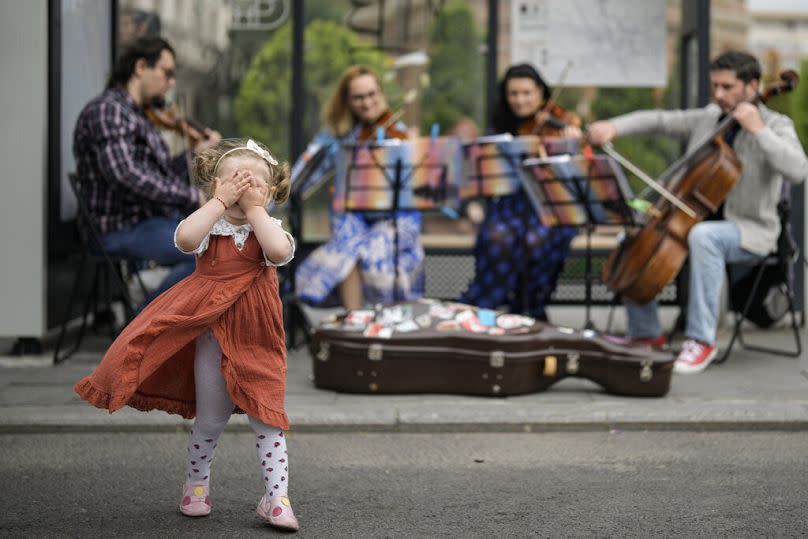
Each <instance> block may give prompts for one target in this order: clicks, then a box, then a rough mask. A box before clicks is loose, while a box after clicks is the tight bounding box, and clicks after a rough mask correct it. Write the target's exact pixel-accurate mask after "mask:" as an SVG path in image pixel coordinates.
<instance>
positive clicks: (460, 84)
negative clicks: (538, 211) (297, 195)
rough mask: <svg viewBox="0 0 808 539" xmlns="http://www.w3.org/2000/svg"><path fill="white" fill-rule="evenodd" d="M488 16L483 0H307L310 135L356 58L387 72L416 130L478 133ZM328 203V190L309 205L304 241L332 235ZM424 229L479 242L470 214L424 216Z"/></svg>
mask: <svg viewBox="0 0 808 539" xmlns="http://www.w3.org/2000/svg"><path fill="white" fill-rule="evenodd" d="M486 13H487V2H486V1H484V0H481V1H473V2H436V1H423V0H421V1H412V0H409V1H407V0H398V1H395V0H393V1H379V2H362V3H359V2H350V1H345V0H342V1H329V0H310V1H307V2H306V29H305V39H304V40H305V43H306V49H305V60H304V61H305V66H306V67H305V75H304V77H305V88H306V90H305V117H304V120H303V125H304V139H305V140H307V141H308V140H311V139H312V137H313V136H314V135H315V134H316V133H317V132H318V131H320V130H321V129H322V127H323V124H322V121H321V119H320V113H321V110H322V107H323V105H324V104H325V100H326V99H327V97H328V96H329V95H330V93H331V91H332V89H333V87H334V85H335V84H336V82H337V80H338V79H339V76H340V73H341V72H342V71H343V70H344V69H345V68H347V67H349V66H350V65H352V64H356V63H363V64H367V65H370V66H371V67H373V68H374V69H375V70H376V71H377V72H378V73H379V74H380V75H381V77H382V84H383V87H384V88H383V89H384V92H385V94H386V96H387V100H388V102H389V104H390V109H391V112H392V113H393V114H394V115H397V116H399V117H400V119H401V121H402V122H404V123H405V124H406V125H407V126H408V127H409V129H410V131H411V132H412V133H413V134H414V135H422V136H423V135H427V136H428V135H429V134H430V133H432V132H433V129H437V130H438V132H439V133H440V134H463V135H465V136H467V137H469V138H473V137H475V136H476V135H477V134H478V133H479V132H480V131H481V130H482V129H483V126H484V125H485V122H484V118H483V114H484V109H485V81H484V73H485V56H484V53H485V51H484V48H483V45H484V43H485V36H484V33H483V31H484V29H485V27H486V21H487V15H486ZM434 124H437V127H436V128H433V125H434ZM329 202H330V193H329V191H328V190H327V189H321V190H320V191H319V192H317V193H316V194H315V195H314V196H312V197H311V198H310V199H308V200H306V201H305V202H304V206H303V227H302V228H303V238H304V240H306V241H320V240H324V239H326V238H327V237H328V233H329V231H328V218H327V215H328V204H329ZM423 232H424V233H425V234H434V233H441V234H453V235H457V234H458V232H460V233H462V235H463V236H464V237H465V238H466V239H467V243H468V245H469V246H471V244H472V242H473V229H472V227H471V225H470V223H469V222H468V221H467V220H466V219H464V218H460V219H458V220H452V219H450V218H448V217H446V216H445V215H443V214H441V213H439V212H427V213H426V214H425V216H424V231H423Z"/></svg>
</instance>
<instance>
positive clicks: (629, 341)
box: [606, 334, 668, 349]
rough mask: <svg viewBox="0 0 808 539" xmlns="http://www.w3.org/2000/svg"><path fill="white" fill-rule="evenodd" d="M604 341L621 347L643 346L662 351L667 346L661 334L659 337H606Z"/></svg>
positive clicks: (666, 341)
mask: <svg viewBox="0 0 808 539" xmlns="http://www.w3.org/2000/svg"><path fill="white" fill-rule="evenodd" d="M606 340H608V341H609V342H613V343H615V344H619V345H622V346H644V347H646V348H655V349H662V348H665V347H667V346H668V340H667V339H666V338H665V335H664V334H662V335H660V336H659V337H618V336H617V335H606Z"/></svg>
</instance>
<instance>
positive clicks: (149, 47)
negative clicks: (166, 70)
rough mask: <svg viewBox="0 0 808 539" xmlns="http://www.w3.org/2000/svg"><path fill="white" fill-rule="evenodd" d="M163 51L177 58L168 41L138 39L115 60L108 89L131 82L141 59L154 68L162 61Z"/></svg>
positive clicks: (158, 38)
mask: <svg viewBox="0 0 808 539" xmlns="http://www.w3.org/2000/svg"><path fill="white" fill-rule="evenodd" d="M163 51H168V52H170V53H171V54H172V55H174V56H176V55H175V54H174V49H173V48H172V47H171V45H169V43H168V41H166V40H165V39H163V38H161V37H141V38H138V39H137V40H135V41H134V42H133V43H132V44H131V45H129V46H128V47H127V48H126V49H125V50H124V51H123V53H122V54H121V55H120V56H119V57H118V59H117V60H115V65H114V66H112V73H110V75H109V80H108V81H107V88H112V87H113V86H123V85H125V84H126V83H127V82H129V79H131V78H132V74H134V72H135V64H136V63H137V61H138V60H140V59H141V58H143V60H145V61H146V65H147V66H149V67H154V65H155V64H156V63H157V62H158V61H159V60H160V55H161V54H162V53H163Z"/></svg>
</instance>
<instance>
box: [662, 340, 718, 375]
mask: <svg viewBox="0 0 808 539" xmlns="http://www.w3.org/2000/svg"><path fill="white" fill-rule="evenodd" d="M717 354H718V347H717V346H715V345H714V344H705V343H703V342H699V341H696V340H694V339H687V340H685V342H683V343H682V351H681V352H679V357H677V358H676V361H674V363H673V372H675V373H678V374H695V373H697V372H701V371H703V370H704V369H706V368H707V365H709V364H710V363H712V361H713V360H714V359H715V356H716V355H717Z"/></svg>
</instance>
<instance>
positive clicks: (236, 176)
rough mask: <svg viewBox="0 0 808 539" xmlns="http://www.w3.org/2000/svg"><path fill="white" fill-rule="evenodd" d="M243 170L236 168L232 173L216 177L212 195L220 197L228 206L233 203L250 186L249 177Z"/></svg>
mask: <svg viewBox="0 0 808 539" xmlns="http://www.w3.org/2000/svg"><path fill="white" fill-rule="evenodd" d="M243 172H244V171H242V170H240V169H236V170H234V171H233V173H232V174H228V175H227V176H224V177H221V178H216V184H215V187H214V189H213V197H214V198H220V199H222V201H223V202H224V203H225V204H226V205H227V207H228V208H229V207H230V206H232V205H233V204H235V203H236V202H237V201H238V200H239V199H240V198H241V196H242V195H243V194H244V192H245V191H246V190H247V189H248V188H249V187H250V178H249V177H248V176H245V175H244V173H243Z"/></svg>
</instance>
